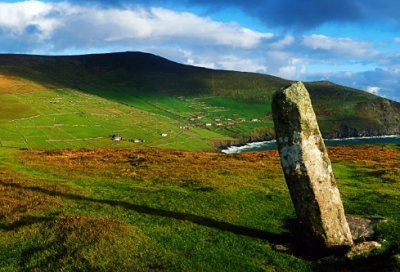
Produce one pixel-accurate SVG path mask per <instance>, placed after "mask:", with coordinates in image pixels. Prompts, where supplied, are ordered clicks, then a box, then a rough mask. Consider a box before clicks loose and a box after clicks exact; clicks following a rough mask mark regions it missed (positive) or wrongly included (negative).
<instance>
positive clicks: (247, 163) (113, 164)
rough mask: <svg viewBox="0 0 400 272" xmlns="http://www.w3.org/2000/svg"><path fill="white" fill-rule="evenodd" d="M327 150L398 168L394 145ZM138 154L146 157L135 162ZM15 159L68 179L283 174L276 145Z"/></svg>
mask: <svg viewBox="0 0 400 272" xmlns="http://www.w3.org/2000/svg"><path fill="white" fill-rule="evenodd" d="M327 149H328V154H329V157H330V159H331V161H332V162H338V163H340V162H346V163H349V162H352V163H355V164H359V165H360V166H361V165H368V166H369V167H370V168H376V170H378V169H381V170H384V171H386V172H390V173H393V172H397V171H400V153H399V152H398V151H397V150H396V149H393V148H389V147H377V146H372V145H355V146H329V147H327ZM136 155H138V156H139V157H144V158H146V159H147V160H145V161H137V160H135V159H134V156H136ZM16 160H17V161H18V162H20V163H23V164H25V165H27V166H33V167H35V168H38V169H40V170H42V171H48V170H52V171H55V172H56V173H57V175H60V176H64V177H67V178H79V176H81V175H91V176H95V177H108V178H113V179H115V180H118V179H124V178H131V179H134V180H137V181H144V182H146V181H152V182H155V183H163V184H179V183H190V184H195V183H202V184H207V183H209V184H210V185H211V184H213V185H214V186H227V185H228V184H236V185H240V184H242V183H243V182H241V180H242V179H243V178H245V177H246V176H249V175H252V174H254V173H257V176H258V177H261V179H265V180H266V181H267V180H271V179H279V178H283V174H282V170H281V166H280V161H279V154H278V151H277V150H269V151H259V152H246V153H240V154H239V153H236V154H217V153H209V152H191V151H182V150H173V149H166V150H165V149H144V150H127V149H96V150H89V149H85V148H82V149H79V150H72V149H65V150H50V151H48V150H47V151H43V150H33V151H29V152H23V153H19V154H18V156H17V157H16ZM389 169H390V170H389ZM228 176H229V178H228V179H227V177H228Z"/></svg>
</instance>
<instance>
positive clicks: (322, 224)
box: [272, 82, 353, 256]
mask: <svg viewBox="0 0 400 272" xmlns="http://www.w3.org/2000/svg"><path fill="white" fill-rule="evenodd" d="M272 113H273V119H274V126H275V133H276V138H277V144H278V150H279V155H280V158H281V165H282V169H283V172H284V175H285V179H286V183H287V185H288V188H289V191H290V195H291V198H292V202H293V205H294V208H295V211H296V215H297V218H298V220H299V223H300V226H299V227H300V232H301V233H302V235H301V243H302V245H303V246H304V248H305V249H306V251H307V252H308V254H311V255H318V256H323V255H330V254H344V253H345V252H346V251H347V250H348V248H349V247H350V246H352V245H353V240H352V236H351V233H350V229H349V225H348V224H347V221H346V218H345V215H344V209H343V204H342V200H341V198H340V193H339V189H338V187H337V185H336V182H335V178H334V175H333V171H332V166H331V162H330V160H329V158H328V154H327V151H326V148H325V144H324V141H323V139H322V136H321V133H320V131H319V128H318V124H317V120H316V117H315V113H314V110H313V108H312V105H311V100H310V96H309V94H308V91H307V90H306V88H305V87H304V85H303V83H302V82H297V83H295V84H293V85H291V86H290V87H288V88H286V89H284V90H281V91H278V92H276V93H275V94H274V96H273V100H272Z"/></svg>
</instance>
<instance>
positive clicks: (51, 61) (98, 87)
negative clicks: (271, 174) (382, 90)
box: [0, 52, 400, 150]
mask: <svg viewBox="0 0 400 272" xmlns="http://www.w3.org/2000/svg"><path fill="white" fill-rule="evenodd" d="M290 83H291V81H289V80H285V79H282V78H278V77H273V76H269V75H263V74H255V73H242V72H235V71H221V70H211V69H205V68H200V67H194V66H188V65H182V64H178V63H175V62H172V61H169V60H166V59H164V58H161V57H158V56H155V55H151V54H147V53H140V52H126V53H112V54H102V55H85V56H32V55H7V54H3V55H0V103H1V105H2V107H1V108H0V131H1V133H0V141H1V145H2V146H12V147H23V148H65V147H72V148H77V147H87V148H96V147H105V146H108V147H114V146H124V147H135V148H136V147H140V148H149V147H163V148H182V149H188V150H191V149H195V150H199V149H201V150H207V149H213V148H214V147H221V146H224V145H226V144H235V143H236V144H237V143H241V142H248V141H256V140H265V139H271V138H272V137H273V123H272V119H271V97H272V94H273V93H274V92H275V91H276V90H278V89H280V88H282V87H285V86H287V85H289V84H290ZM305 85H306V87H307V89H308V90H309V92H310V95H311V99H312V102H313V106H314V110H315V112H316V115H317V119H318V122H319V125H320V129H321V132H322V133H323V136H324V137H325V138H336V137H349V136H374V135H386V134H397V133H400V130H399V127H400V121H399V120H400V119H399V118H400V104H399V103H397V102H394V101H390V100H387V99H384V98H380V97H377V96H375V95H372V94H369V93H366V92H363V91H360V90H356V89H352V88H347V87H344V86H340V85H337V84H334V83H330V82H325V81H323V82H311V83H305ZM3 105H4V106H3ZM5 130H6V131H7V132H3V131H5ZM114 133H119V134H121V136H122V137H124V138H126V139H134V138H140V139H144V140H145V141H146V142H145V143H139V144H138V143H136V144H133V143H131V142H127V141H123V142H121V143H117V144H115V143H113V142H112V141H111V138H110V136H111V135H112V134H114ZM162 133H167V134H168V136H167V137H162V136H161V134H162Z"/></svg>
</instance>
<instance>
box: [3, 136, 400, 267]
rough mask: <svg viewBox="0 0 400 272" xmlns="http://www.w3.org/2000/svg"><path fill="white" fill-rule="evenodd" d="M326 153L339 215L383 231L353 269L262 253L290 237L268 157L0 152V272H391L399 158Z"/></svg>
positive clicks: (290, 214)
mask: <svg viewBox="0 0 400 272" xmlns="http://www.w3.org/2000/svg"><path fill="white" fill-rule="evenodd" d="M77 142H80V143H83V142H84V141H71V143H74V144H77ZM121 144H122V143H121ZM13 152H16V153H13ZM328 152H329V154H330V158H331V160H332V166H333V170H334V173H335V176H336V180H337V183H338V186H339V189H340V192H341V196H342V200H343V203H344V207H345V210H346V214H348V215H356V216H362V217H370V218H371V217H375V218H376V217H379V218H382V217H383V218H387V219H388V223H381V224H380V225H379V226H378V229H377V235H378V237H381V238H384V239H386V240H387V242H385V243H383V246H382V248H380V249H378V250H374V251H372V252H371V253H369V254H364V255H361V256H357V257H354V258H353V259H351V260H347V259H345V258H344V257H343V258H341V257H333V258H331V259H329V260H327V261H311V260H309V259H307V258H304V257H302V256H296V255H291V254H287V253H283V252H277V251H275V250H273V249H272V247H273V245H274V244H276V243H283V242H287V241H294V239H295V237H296V235H297V228H296V225H297V220H296V216H295V213H294V209H293V205H292V202H291V200H290V195H289V192H288V190H287V187H286V185H285V181H284V178H283V174H282V170H281V167H280V161H279V156H278V154H277V152H276V151H264V152H250V153H242V154H232V155H226V154H215V153H202V152H185V151H182V150H162V149H154V150H149V149H147V150H142V149H135V150H126V149H97V150H90V149H81V150H77V151H73V150H71V149H70V150H54V151H29V152H28V151H25V152H18V151H17V150H15V149H14V150H13V151H12V150H10V149H6V148H0V158H1V159H0V189H1V194H0V203H2V207H3V208H2V209H1V210H0V234H1V235H0V248H1V249H2V250H1V251H0V271H35V270H37V271H57V270H69V271H78V270H79V271H110V270H113V271H124V270H125V271H154V270H165V271H240V272H242V271H304V272H306V271H307V272H308V271H316V272H317V271H321V272H330V271H332V272H333V271H335V272H336V271H360V272H361V271H384V272H394V271H400V265H399V261H398V257H396V256H398V255H396V254H399V253H400V242H399V241H400V227H399V226H400V213H399V210H398V209H396V208H395V207H397V206H398V205H400V198H399V196H400V186H399V185H398V184H399V176H400V175H399V173H398V172H399V171H400V170H399V168H397V167H396V165H397V164H398V163H399V161H400V151H399V149H398V147H397V146H394V145H390V146H384V145H378V146H352V147H328ZM134 155H139V156H141V157H146V158H147V159H148V160H147V161H144V162H136V161H134V160H133V159H131V158H130V156H134Z"/></svg>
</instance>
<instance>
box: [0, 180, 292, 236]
mask: <svg viewBox="0 0 400 272" xmlns="http://www.w3.org/2000/svg"><path fill="white" fill-rule="evenodd" d="M0 184H1V185H3V186H11V187H14V188H19V189H23V190H32V191H35V192H40V193H44V194H48V195H52V196H60V197H63V198H67V199H72V200H78V201H90V202H94V203H100V204H107V205H110V206H119V207H123V208H125V209H129V210H133V211H136V212H138V213H143V214H150V215H155V216H161V217H169V218H173V219H177V220H182V221H189V222H192V223H195V224H197V225H202V226H205V227H211V228H216V229H219V230H223V231H230V232H232V233H235V234H239V235H245V236H249V237H253V238H259V239H265V240H267V241H269V242H270V243H274V244H280V243H286V242H288V241H291V240H292V239H293V235H292V234H291V233H288V232H286V233H280V234H277V233H272V232H268V231H263V230H257V229H252V228H248V227H242V226H236V225H233V224H231V223H225V222H219V221H216V220H214V219H210V218H207V217H204V216H199V215H194V214H187V213H181V212H173V211H165V210H159V209H154V208H150V207H146V206H140V205H135V204H131V203H128V202H124V201H115V200H102V199H94V198H90V197H85V196H79V195H73V194H65V193H60V192H56V191H51V190H46V189H43V188H40V187H35V186H29V187H24V186H21V185H19V184H13V183H5V182H3V181H0ZM49 219H52V218H47V217H43V218H42V217H40V218H36V219H33V218H28V217H25V218H23V219H21V220H22V221H21V220H20V221H17V222H16V223H13V224H12V225H11V226H4V227H1V225H0V228H3V229H7V230H13V229H15V228H20V227H22V226H24V224H33V223H35V220H37V222H40V221H45V220H49Z"/></svg>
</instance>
